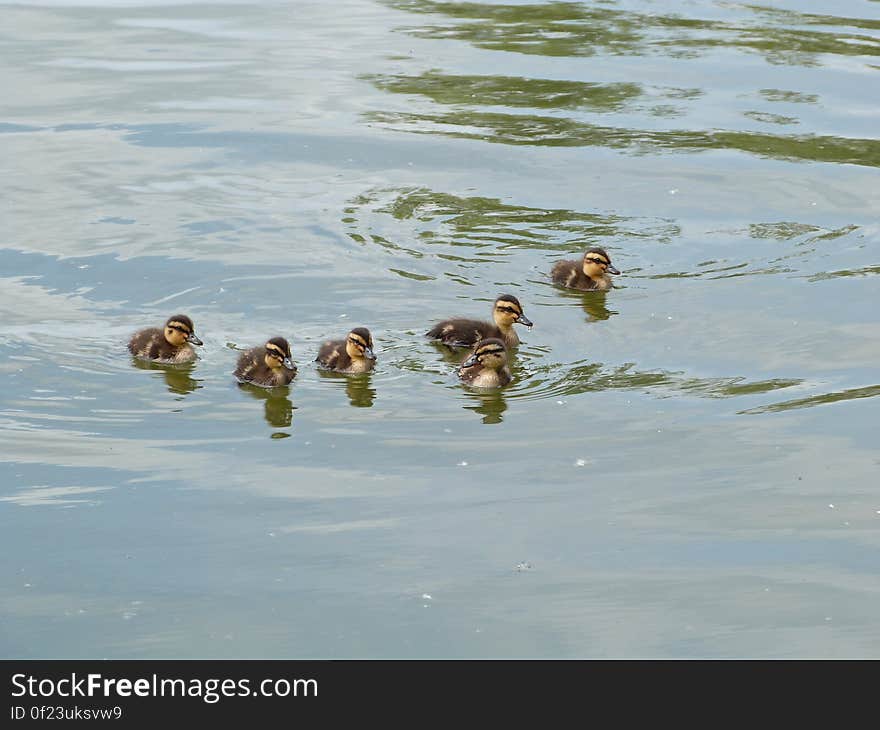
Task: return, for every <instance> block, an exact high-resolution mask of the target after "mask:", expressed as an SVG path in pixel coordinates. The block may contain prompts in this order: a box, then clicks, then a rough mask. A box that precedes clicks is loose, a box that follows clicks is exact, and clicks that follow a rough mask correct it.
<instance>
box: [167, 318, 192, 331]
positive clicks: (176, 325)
mask: <svg viewBox="0 0 880 730" xmlns="http://www.w3.org/2000/svg"><path fill="white" fill-rule="evenodd" d="M165 326H166V327H170V328H171V329H174V330H177V331H178V332H185V333H186V334H188V335H189V334H192V332H193V331H194V330H195V327H193V323H192V320H191V319H190V318H189V317H187V316H186V315H185V314H175V315H174V316H173V317H169V318H168V321H167V322H166V323H165Z"/></svg>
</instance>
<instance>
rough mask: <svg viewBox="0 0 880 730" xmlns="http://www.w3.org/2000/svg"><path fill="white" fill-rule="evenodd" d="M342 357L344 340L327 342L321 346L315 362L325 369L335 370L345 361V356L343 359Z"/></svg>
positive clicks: (344, 353)
mask: <svg viewBox="0 0 880 730" xmlns="http://www.w3.org/2000/svg"><path fill="white" fill-rule="evenodd" d="M344 355H346V352H345V340H329V341H327V342H325V343H324V344H323V345H321V349H319V350H318V356H317V357H316V358H315V362H316V363H318V364H320V365H322V366H323V367H325V368H330V369H332V370H335V369H336V368H337V367H339V366H341V365H342V361H343V360H345V359H346V357H347V355H346V357H343V356H344Z"/></svg>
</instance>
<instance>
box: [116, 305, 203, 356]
mask: <svg viewBox="0 0 880 730" xmlns="http://www.w3.org/2000/svg"><path fill="white" fill-rule="evenodd" d="M190 344H193V345H201V344H202V341H201V340H200V339H199V338H198V337H196V334H195V328H194V327H193V323H192V320H191V319H190V318H189V317H187V316H186V315H185V314H175V315H174V316H173V317H170V318H169V319H168V321H167V322H166V323H165V327H148V328H147V329H143V330H140V331H138V332H135V333H134V334H133V335H132V337H131V340H129V342H128V349H129V351H130V352H131V354H132V355H134V356H135V357H139V358H142V359H144V360H153V361H155V362H167V363H178V362H189V361H190V360H193V359H195V356H196V353H195V351H194V350H193V349H192V347H190Z"/></svg>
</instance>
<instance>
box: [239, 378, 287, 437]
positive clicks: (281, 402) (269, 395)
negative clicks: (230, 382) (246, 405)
mask: <svg viewBox="0 0 880 730" xmlns="http://www.w3.org/2000/svg"><path fill="white" fill-rule="evenodd" d="M238 387H239V388H240V389H241V390H242V392H244V393H247V394H248V395H249V396H251V398H254V399H256V400H261V401H263V417H264V418H265V419H266V423H268V424H269V425H270V426H272V427H273V428H289V427H290V424H291V423H292V422H293V411H294V407H293V403H292V402H291V400H290V397H289V396H290V387H289V386H287V385H280V386H277V387H275V388H261V387H259V386H257V385H253V384H252V383H239V384H238ZM274 437H277V438H280V436H275V434H273V438H274Z"/></svg>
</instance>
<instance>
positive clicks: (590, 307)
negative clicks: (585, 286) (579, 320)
mask: <svg viewBox="0 0 880 730" xmlns="http://www.w3.org/2000/svg"><path fill="white" fill-rule="evenodd" d="M578 296H579V298H580V300H581V306H583V308H584V311H585V312H586V313H587V321H588V322H601V321H604V320H606V319H610V318H611V316H612V315H615V314H617V310H616V309H609V308H608V307H607V306H606V301H607V298H608V292H607V291H593V292H584V293H582V294H579V295H578Z"/></svg>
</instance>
